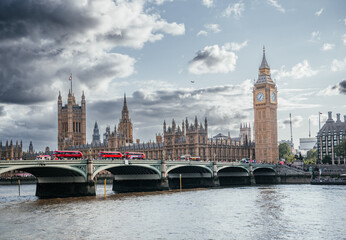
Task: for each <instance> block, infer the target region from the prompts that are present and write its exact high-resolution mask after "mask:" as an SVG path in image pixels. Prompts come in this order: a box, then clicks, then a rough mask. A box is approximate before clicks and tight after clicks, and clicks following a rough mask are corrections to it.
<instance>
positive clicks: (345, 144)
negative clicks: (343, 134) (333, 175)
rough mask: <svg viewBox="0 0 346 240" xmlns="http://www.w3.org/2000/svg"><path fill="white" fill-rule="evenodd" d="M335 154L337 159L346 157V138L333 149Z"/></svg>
mask: <svg viewBox="0 0 346 240" xmlns="http://www.w3.org/2000/svg"><path fill="white" fill-rule="evenodd" d="M335 153H336V156H338V157H344V156H345V155H346V138H343V139H342V140H341V142H340V144H339V145H338V146H336V147H335Z"/></svg>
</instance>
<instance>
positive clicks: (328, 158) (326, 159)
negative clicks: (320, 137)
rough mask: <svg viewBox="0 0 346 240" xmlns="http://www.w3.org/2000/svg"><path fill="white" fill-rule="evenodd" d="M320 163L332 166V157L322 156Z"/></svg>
mask: <svg viewBox="0 0 346 240" xmlns="http://www.w3.org/2000/svg"><path fill="white" fill-rule="evenodd" d="M322 163H323V164H327V163H328V164H332V157H331V156H329V155H326V156H324V158H323V159H322Z"/></svg>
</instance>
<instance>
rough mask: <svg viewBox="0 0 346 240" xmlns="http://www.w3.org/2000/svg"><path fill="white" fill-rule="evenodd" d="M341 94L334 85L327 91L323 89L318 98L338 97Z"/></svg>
mask: <svg viewBox="0 0 346 240" xmlns="http://www.w3.org/2000/svg"><path fill="white" fill-rule="evenodd" d="M339 94H340V91H339V89H338V88H336V87H335V86H332V85H329V86H328V87H327V88H326V89H323V90H321V91H319V92H318V93H317V95H318V96H336V95H339Z"/></svg>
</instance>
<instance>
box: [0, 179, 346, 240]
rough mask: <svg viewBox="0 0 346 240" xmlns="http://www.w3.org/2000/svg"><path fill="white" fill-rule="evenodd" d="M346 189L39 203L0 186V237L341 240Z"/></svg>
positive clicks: (110, 196)
mask: <svg viewBox="0 0 346 240" xmlns="http://www.w3.org/2000/svg"><path fill="white" fill-rule="evenodd" d="M345 190H346V186H312V185H271V186H254V187H233V188H223V189H203V190H197V191H196V190H192V191H183V192H179V191H167V192H152V193H128V194H114V193H113V192H112V186H111V185H107V198H104V196H103V193H104V189H103V186H102V185H99V186H98V189H97V196H96V197H79V198H65V199H63V198H56V199H38V198H36V197H35V196H34V194H35V185H23V186H22V187H21V196H18V187H17V186H0V231H1V237H0V239H20V238H23V239H48V238H50V239H81V238H82V239H96V238H97V239H100V238H109V239H343V238H344V237H345V230H344V228H343V224H344V222H345V220H346V219H345V214H344V213H345V212H346V204H345V203H344V199H345V197H346V191H345Z"/></svg>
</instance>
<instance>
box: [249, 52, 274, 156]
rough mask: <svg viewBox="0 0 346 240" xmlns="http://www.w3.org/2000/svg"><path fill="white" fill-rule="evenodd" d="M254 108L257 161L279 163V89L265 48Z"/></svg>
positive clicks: (255, 90)
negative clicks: (272, 76) (271, 72)
mask: <svg viewBox="0 0 346 240" xmlns="http://www.w3.org/2000/svg"><path fill="white" fill-rule="evenodd" d="M253 107H254V120H255V130H254V132H255V143H256V145H255V155H256V160H257V162H266V163H277V162H278V158H279V148H278V136H277V88H276V84H275V83H274V82H273V80H272V79H271V75H270V67H269V65H268V63H267V60H266V56H265V48H264V47H263V58H262V63H261V66H260V67H259V74H258V79H257V82H256V83H255V85H254V88H253Z"/></svg>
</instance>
